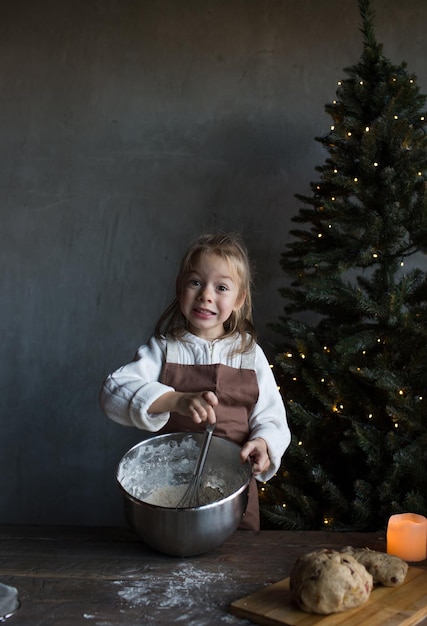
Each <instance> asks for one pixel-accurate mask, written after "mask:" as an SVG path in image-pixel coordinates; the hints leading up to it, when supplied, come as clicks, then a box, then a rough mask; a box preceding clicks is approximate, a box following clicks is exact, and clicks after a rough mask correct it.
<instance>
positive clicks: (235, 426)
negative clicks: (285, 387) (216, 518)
mask: <svg viewBox="0 0 427 626" xmlns="http://www.w3.org/2000/svg"><path fill="white" fill-rule="evenodd" d="M250 288H251V272H250V264H249V259H248V254H247V251H246V248H245V246H244V244H243V242H242V240H241V239H240V237H239V236H238V235H232V234H218V235H202V236H200V237H198V238H197V239H195V240H194V242H193V243H192V245H190V247H189V249H188V250H187V252H186V254H185V255H184V257H183V259H182V261H181V266H180V269H179V273H178V276H177V280H176V297H175V299H174V301H173V302H172V304H171V305H170V306H169V307H168V308H167V309H166V311H165V312H164V313H163V315H162V316H161V317H160V319H159V321H158V323H157V326H156V329H155V333H154V336H153V337H152V338H151V339H150V341H149V342H148V344H147V345H143V346H141V347H140V348H139V349H138V351H137V353H136V356H135V358H134V360H133V361H132V362H131V363H129V364H128V365H125V366H123V367H121V368H119V369H118V370H117V371H116V372H114V373H113V374H110V375H109V376H108V377H107V378H106V380H105V381H104V384H103V387H102V390H101V394H100V403H101V406H102V408H103V410H104V412H105V413H106V415H107V416H108V417H109V418H111V419H112V420H114V421H116V422H118V423H119V424H123V425H126V426H136V427H137V428H141V429H144V430H147V431H150V432H158V433H161V434H163V433H172V432H181V431H202V430H204V428H205V422H206V421H208V422H211V423H213V422H216V427H215V433H214V434H215V435H218V436H220V437H227V438H228V439H231V440H232V441H235V442H236V443H238V444H239V445H241V446H242V449H241V459H242V461H243V462H244V461H245V460H246V459H248V458H249V459H250V460H251V462H252V471H253V475H254V476H255V477H256V478H257V479H258V480H259V481H263V482H264V481H267V480H269V479H270V478H271V477H272V476H273V474H274V473H275V472H276V471H277V469H278V467H279V465H280V461H281V458H282V455H283V453H284V452H285V450H286V448H287V447H288V445H289V442H290V432H289V428H288V425H287V422H286V412H285V408H284V405H283V401H282V398H281V396H280V393H279V391H278V388H277V385H276V382H275V380H274V376H273V373H272V371H271V368H270V366H269V364H268V361H267V359H266V357H265V355H264V353H263V351H262V350H261V348H260V347H259V345H258V344H257V343H256V332H255V329H254V327H253V324H252V299H251V290H250ZM259 526H260V520H259V505H258V490H257V486H256V482H255V480H254V478H252V479H251V483H250V485H249V501H248V507H247V509H246V512H245V515H244V516H243V519H242V524H241V526H240V528H247V529H250V530H259Z"/></svg>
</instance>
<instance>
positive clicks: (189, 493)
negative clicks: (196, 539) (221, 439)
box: [176, 422, 215, 509]
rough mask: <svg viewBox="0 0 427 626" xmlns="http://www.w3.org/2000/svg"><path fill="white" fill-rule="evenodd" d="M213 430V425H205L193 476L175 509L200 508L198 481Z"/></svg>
mask: <svg viewBox="0 0 427 626" xmlns="http://www.w3.org/2000/svg"><path fill="white" fill-rule="evenodd" d="M214 428H215V424H210V423H209V422H207V423H206V429H205V433H204V435H203V440H202V445H201V447H200V452H199V456H198V457H197V462H196V467H195V468H194V471H193V474H192V476H191V480H190V484H189V485H188V487H187V489H186V491H185V493H184V495H183V496H182V498H181V500H180V501H179V502H178V504H177V505H176V508H177V509H187V508H193V507H196V506H200V499H199V490H200V479H201V477H202V473H203V468H204V466H205V461H206V457H207V455H208V450H209V444H210V442H211V439H212V433H213V431H214Z"/></svg>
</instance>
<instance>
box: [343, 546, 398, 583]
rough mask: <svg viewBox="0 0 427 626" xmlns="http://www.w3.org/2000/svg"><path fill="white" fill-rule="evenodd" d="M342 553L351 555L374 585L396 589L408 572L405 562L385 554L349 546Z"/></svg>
mask: <svg viewBox="0 0 427 626" xmlns="http://www.w3.org/2000/svg"><path fill="white" fill-rule="evenodd" d="M342 552H345V553H346V554H351V556H353V557H354V558H355V559H356V561H358V562H359V563H361V564H362V565H363V566H364V567H366V569H367V570H368V572H369V573H370V574H371V575H372V578H373V581H374V585H376V584H380V585H384V586H385V587H396V586H397V585H401V584H402V583H403V581H404V580H405V577H406V574H407V572H408V564H407V563H406V561H403V560H402V559H400V558H399V557H398V556H393V555H391V554H386V553H385V552H376V551H375V550H369V548H352V547H351V546H347V547H346V548H344V549H343V550H342Z"/></svg>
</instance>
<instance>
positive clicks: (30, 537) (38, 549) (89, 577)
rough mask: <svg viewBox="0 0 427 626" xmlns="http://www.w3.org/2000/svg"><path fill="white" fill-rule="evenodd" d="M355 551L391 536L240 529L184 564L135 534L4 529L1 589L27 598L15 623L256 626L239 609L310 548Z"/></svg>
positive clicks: (0, 535) (381, 544)
mask: <svg viewBox="0 0 427 626" xmlns="http://www.w3.org/2000/svg"><path fill="white" fill-rule="evenodd" d="M346 545H353V546H355V547H369V548H371V549H373V550H382V551H385V539H384V535H381V534H362V533H360V534H359V533H332V532H287V531H261V532H260V533H254V532H248V531H237V532H236V533H235V534H234V535H233V536H232V537H231V538H230V539H229V540H228V541H227V542H225V544H224V545H223V546H221V547H220V548H217V549H216V550H214V551H213V552H211V553H209V554H205V555H202V556H198V557H191V558H176V557H169V556H166V555H163V554H160V553H157V552H154V551H152V550H151V549H149V548H148V547H146V546H145V545H144V543H142V541H141V540H140V539H139V538H138V537H136V536H135V535H134V534H132V533H131V531H128V530H127V529H126V528H93V527H86V528H68V527H59V528H58V527H52V528H51V527H32V526H28V527H26V526H19V527H18V526H0V582H2V583H4V584H8V585H12V586H14V587H16V588H17V589H18V591H19V598H20V601H21V608H20V609H19V610H18V612H17V613H16V614H15V615H13V616H12V617H11V618H9V619H8V620H7V622H6V623H7V624H10V626H20V625H25V626H47V625H55V626H80V625H83V624H84V625H85V626H113V625H114V626H115V625H116V624H120V625H121V626H139V625H147V626H150V625H152V624H156V625H157V624H165V625H166V624H182V625H183V626H211V625H212V626H221V625H225V626H244V625H249V624H250V622H248V621H247V620H242V619H239V618H237V617H234V616H233V615H231V614H230V613H229V610H228V607H229V605H230V603H231V602H233V601H234V600H237V599H239V598H241V597H243V596H245V595H248V594H250V593H253V592H254V591H256V590H257V589H260V588H263V587H264V586H265V585H268V584H270V583H273V582H276V581H278V580H280V579H282V578H285V577H286V576H288V575H289V573H290V570H291V567H292V565H293V563H294V562H295V559H296V558H297V557H298V556H300V555H302V554H305V553H306V552H309V551H310V550H314V549H319V548H322V547H328V548H333V547H336V548H340V547H344V546H346ZM417 566H419V567H426V568H427V563H426V562H425V561H424V562H423V563H417ZM420 624H423V625H427V620H424V621H423V622H420Z"/></svg>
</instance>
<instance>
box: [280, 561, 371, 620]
mask: <svg viewBox="0 0 427 626" xmlns="http://www.w3.org/2000/svg"><path fill="white" fill-rule="evenodd" d="M372 586H373V581H372V576H371V574H370V573H369V572H368V571H367V570H366V568H365V567H364V566H363V565H361V564H360V563H358V562H357V561H356V559H355V558H353V557H352V556H351V555H350V554H345V553H342V552H338V551H336V550H326V549H325V550H317V551H315V552H310V553H308V554H306V555H304V556H302V557H300V558H299V559H298V560H297V562H296V563H295V565H294V568H293V570H292V572H291V576H290V590H291V595H292V599H293V601H294V602H295V603H296V604H297V606H298V607H299V608H300V609H301V610H303V611H306V612H308V613H318V614H322V615H328V614H329V613H338V612H340V611H346V610H347V609H354V608H356V607H358V606H361V605H362V604H364V603H365V602H367V600H368V599H369V596H370V594H371V591H372Z"/></svg>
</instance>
